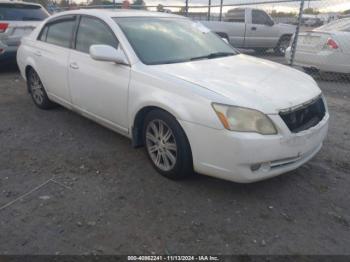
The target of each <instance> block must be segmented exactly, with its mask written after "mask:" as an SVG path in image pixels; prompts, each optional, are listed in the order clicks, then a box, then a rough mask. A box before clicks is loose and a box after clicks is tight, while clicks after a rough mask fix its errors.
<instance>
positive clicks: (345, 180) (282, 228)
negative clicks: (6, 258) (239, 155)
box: [0, 68, 350, 254]
mask: <svg viewBox="0 0 350 262" xmlns="http://www.w3.org/2000/svg"><path fill="white" fill-rule="evenodd" d="M1 70H2V71H1V73H0V149H1V150H0V254H135V253H137V254H153V253H157V254H175V253H177V254H188V253H194V254H203V253H206V254H208V253H212V254H233V253H234V254H238V253H239V254H247V253H249V254H350V248H349V246H350V237H349V233H350V210H349V202H350V194H349V188H350V171H349V170H350V163H349V162H350V161H349V160H350V130H349V127H350V103H349V97H350V84H349V82H346V81H321V80H318V82H319V85H320V87H321V88H322V90H323V91H324V93H325V95H326V97H327V100H328V103H329V109H330V113H331V120H330V130H329V136H328V138H327V140H326V142H325V144H324V147H323V149H322V151H321V152H320V153H319V154H318V155H317V156H316V157H315V158H314V159H313V160H312V161H311V162H309V163H308V164H306V165H304V166H303V167H301V168H299V169H297V170H296V171H293V172H290V173H289V174H285V175H283V176H280V177H277V178H274V179H270V180H268V181H264V182H259V183H255V184H250V185H242V184H236V183H231V182H227V181H222V180H218V179H213V178H209V177H205V176H198V177H196V178H193V179H190V180H185V181H181V182H174V181H169V180H167V179H165V178H163V177H161V176H159V175H158V174H157V173H156V172H155V171H154V170H153V169H152V167H151V165H150V164H149V162H148V160H147V158H146V155H145V153H144V150H143V149H137V150H135V149H132V148H131V145H130V141H129V140H128V139H126V138H124V137H122V136H120V135H118V134H116V133H113V132H112V131H109V130H108V129H106V128H104V127H102V126H99V125H98V124H95V123H94V122H91V121H89V120H87V119H85V118H83V117H81V116H79V115H77V114H75V113H73V112H70V111H68V110H65V109H63V108H58V109H55V110H51V111H42V110H39V109H38V108H36V107H35V106H34V105H33V103H32V101H31V99H30V97H29V96H28V95H27V93H26V90H25V83H24V81H23V80H22V79H21V78H20V76H19V73H18V72H17V71H16V69H8V68H2V69H1ZM16 199H18V201H15V200H16ZM11 201H12V202H11ZM6 205H7V206H6ZM1 207H3V208H1Z"/></svg>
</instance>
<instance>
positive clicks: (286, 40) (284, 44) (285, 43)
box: [274, 35, 292, 56]
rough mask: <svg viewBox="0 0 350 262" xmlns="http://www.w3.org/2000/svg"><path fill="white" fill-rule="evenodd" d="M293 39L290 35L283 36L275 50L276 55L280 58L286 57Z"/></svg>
mask: <svg viewBox="0 0 350 262" xmlns="http://www.w3.org/2000/svg"><path fill="white" fill-rule="evenodd" d="M291 39H292V37H291V36H289V35H285V36H282V37H281V38H280V40H279V41H278V44H277V46H276V47H275V48H274V51H275V54H276V55H278V56H285V55H286V50H287V48H288V47H289V45H290V41H291Z"/></svg>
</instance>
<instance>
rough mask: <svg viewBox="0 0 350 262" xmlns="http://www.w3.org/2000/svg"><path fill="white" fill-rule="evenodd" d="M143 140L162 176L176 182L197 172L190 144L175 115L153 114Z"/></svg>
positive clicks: (152, 161)
mask: <svg viewBox="0 0 350 262" xmlns="http://www.w3.org/2000/svg"><path fill="white" fill-rule="evenodd" d="M143 139H144V144H145V149H146V153H147V156H148V158H149V160H150V161H151V163H152V165H153V167H154V168H155V169H156V170H157V171H158V173H160V174H161V175H163V176H165V177H167V178H170V179H174V180H179V179H183V178H186V177H189V176H191V175H192V174H193V173H194V172H193V161H192V152H191V147H190V144H189V142H188V139H187V137H186V134H185V132H184V131H183V129H182V127H181V126H180V124H179V123H178V122H177V120H176V119H175V118H174V117H173V116H172V115H170V114H169V113H167V112H165V111H163V110H160V109H159V110H153V111H151V112H149V113H148V114H147V116H146V119H145V124H144V128H143Z"/></svg>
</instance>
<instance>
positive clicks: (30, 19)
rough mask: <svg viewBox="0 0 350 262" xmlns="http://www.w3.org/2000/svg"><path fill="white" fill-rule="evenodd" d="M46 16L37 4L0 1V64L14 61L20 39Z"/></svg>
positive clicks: (43, 9) (45, 12) (44, 11)
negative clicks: (5, 61)
mask: <svg viewBox="0 0 350 262" xmlns="http://www.w3.org/2000/svg"><path fill="white" fill-rule="evenodd" d="M48 16H49V14H48V12H47V11H46V10H45V8H43V7H42V6H41V5H39V4H34V3H26V2H20V1H2V0H0V62H1V61H4V60H14V61H15V59H16V52H17V48H18V46H19V44H20V41H21V38H22V37H23V36H26V35H28V34H30V33H31V32H32V31H33V29H34V28H35V27H36V26H38V25H39V24H40V23H41V21H42V20H44V19H45V18H47V17H48Z"/></svg>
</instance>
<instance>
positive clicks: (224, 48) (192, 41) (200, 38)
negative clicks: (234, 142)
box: [114, 17, 237, 65]
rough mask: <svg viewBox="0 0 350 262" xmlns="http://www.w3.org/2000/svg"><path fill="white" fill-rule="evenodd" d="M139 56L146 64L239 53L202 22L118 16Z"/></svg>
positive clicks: (117, 19) (118, 22)
mask: <svg viewBox="0 0 350 262" xmlns="http://www.w3.org/2000/svg"><path fill="white" fill-rule="evenodd" d="M114 20H115V21H116V22H117V24H118V25H119V26H120V28H121V29H122V31H123V32H124V34H125V36H126V37H127V38H128V40H129V42H130V44H131V46H132V47H133V48H134V50H135V52H136V54H137V55H138V57H139V59H140V60H141V61H142V62H143V63H144V64H147V65H157V64H170V63H181V62H186V61H192V60H199V59H213V58H217V57H223V56H230V55H235V54H237V51H235V50H234V49H233V48H232V47H231V46H230V45H228V44H227V43H226V42H224V41H223V40H222V39H220V38H219V37H218V36H217V35H216V34H214V33H212V32H210V31H209V29H207V28H206V27H204V26H203V25H202V24H200V23H195V22H192V21H190V20H187V19H182V18H153V17H128V18H115V19H114Z"/></svg>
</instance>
